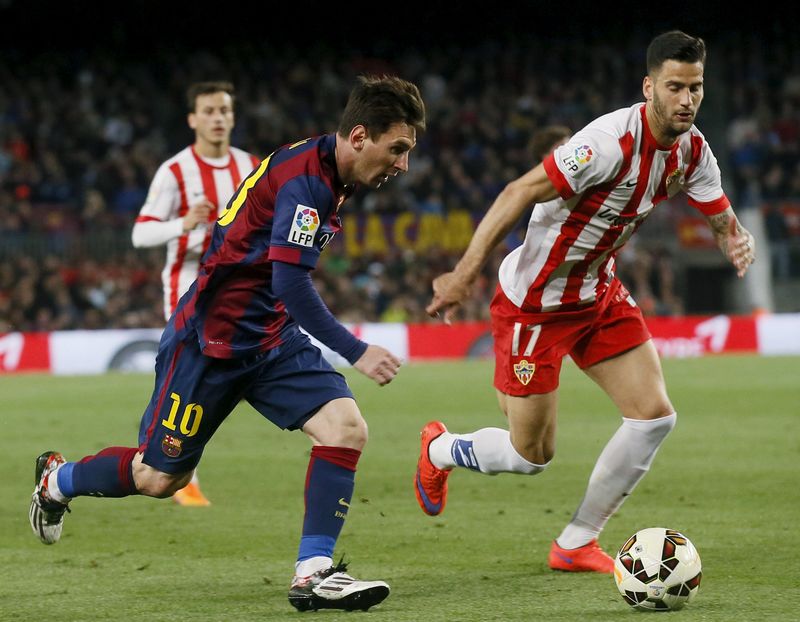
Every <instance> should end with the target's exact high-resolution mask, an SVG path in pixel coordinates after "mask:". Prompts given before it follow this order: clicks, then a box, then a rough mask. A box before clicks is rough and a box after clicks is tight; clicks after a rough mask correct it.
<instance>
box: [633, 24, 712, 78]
mask: <svg viewBox="0 0 800 622" xmlns="http://www.w3.org/2000/svg"><path fill="white" fill-rule="evenodd" d="M667 60H677V61H680V62H682V63H697V62H701V63H703V64H705V62H706V42H705V41H703V40H702V39H701V38H700V37H692V36H691V35H687V34H686V33H685V32H683V31H681V30H670V31H669V32H665V33H662V34H660V35H658V36H657V37H656V38H655V39H653V40H652V41H651V42H650V45H648V46H647V73H654V72H656V71H658V70H659V69H661V65H663V64H664V61H667Z"/></svg>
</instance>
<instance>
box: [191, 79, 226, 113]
mask: <svg viewBox="0 0 800 622" xmlns="http://www.w3.org/2000/svg"><path fill="white" fill-rule="evenodd" d="M212 93H227V94H228V95H230V96H231V99H233V84H231V83H230V82H224V81H217V82H195V83H194V84H191V85H190V86H189V88H188V89H186V106H187V108H188V111H189V112H194V111H195V110H196V109H197V98H198V97H200V96H201V95H211V94H212Z"/></svg>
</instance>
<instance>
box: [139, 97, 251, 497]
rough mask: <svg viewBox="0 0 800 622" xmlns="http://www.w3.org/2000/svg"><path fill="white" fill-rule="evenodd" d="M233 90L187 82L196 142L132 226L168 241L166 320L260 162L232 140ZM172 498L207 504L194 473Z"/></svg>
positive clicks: (174, 161) (148, 240) (167, 167)
mask: <svg viewBox="0 0 800 622" xmlns="http://www.w3.org/2000/svg"><path fill="white" fill-rule="evenodd" d="M233 96H234V92H233V85H232V84H230V83H229V82H197V83H194V84H192V85H191V86H190V87H189V89H188V90H187V105H188V109H189V113H188V114H189V116H188V119H187V121H188V123H189V127H191V128H192V129H193V130H194V133H195V141H194V144H192V145H189V146H188V147H186V148H185V149H183V150H182V151H180V152H178V153H177V154H175V155H174V156H172V157H171V158H170V159H168V160H167V161H165V162H164V163H163V164H161V166H160V167H159V169H158V171H157V172H156V174H155V177H154V178H153V181H152V183H151V184H150V190H149V192H148V194H147V200H146V201H145V204H144V205H143V206H142V208H141V210H140V212H139V216H138V217H137V219H136V223H135V224H134V226H133V232H132V235H131V237H132V240H133V245H134V246H135V247H136V248H145V247H153V246H163V245H166V247H167V259H166V262H165V264H164V269H163V271H162V272H161V280H162V283H163V286H164V318H165V319H166V320H169V318H170V316H171V315H172V313H173V311H175V307H176V306H177V305H178V300H180V297H181V296H183V294H184V293H186V290H187V289H189V286H190V285H191V284H192V283H193V282H194V280H195V279H196V278H197V271H198V269H199V267H200V259H201V257H202V256H203V253H204V252H205V251H206V249H207V248H208V245H209V242H210V241H211V227H212V225H213V223H214V221H216V219H217V216H218V212H219V211H221V210H222V209H224V208H225V206H226V205H227V204H228V201H229V200H230V198H231V197H232V196H233V193H234V192H235V191H236V188H238V186H239V183H240V182H241V180H242V179H244V178H245V177H247V175H248V174H249V173H250V171H252V170H253V168H255V166H256V165H257V164H258V158H256V157H255V156H254V155H251V154H249V153H247V152H246V151H242V150H241V149H237V148H236V147H232V146H231V132H232V131H233V125H234V114H233V104H234V101H233ZM173 498H174V500H175V502H176V503H178V504H180V505H193V506H203V505H208V504H209V501H208V499H207V498H206V497H205V495H204V494H203V493H202V491H201V490H200V486H199V482H198V480H197V477H196V476H195V477H194V478H193V479H192V482H190V484H189V485H188V486H186V487H185V488H183V489H181V490H179V491H178V492H177V493H175V495H174V497H173Z"/></svg>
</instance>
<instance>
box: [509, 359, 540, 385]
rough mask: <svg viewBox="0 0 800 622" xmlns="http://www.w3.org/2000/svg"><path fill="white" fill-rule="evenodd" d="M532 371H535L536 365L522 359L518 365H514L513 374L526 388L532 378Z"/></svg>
mask: <svg viewBox="0 0 800 622" xmlns="http://www.w3.org/2000/svg"><path fill="white" fill-rule="evenodd" d="M534 371H536V365H534V364H533V363H529V362H528V361H526V360H524V359H523V360H521V361H520V362H519V363H514V374H515V375H516V377H517V380H519V381H520V382H521V383H522V384H524V385H526V386H527V384H528V383H529V382H530V381H531V378H533V372H534Z"/></svg>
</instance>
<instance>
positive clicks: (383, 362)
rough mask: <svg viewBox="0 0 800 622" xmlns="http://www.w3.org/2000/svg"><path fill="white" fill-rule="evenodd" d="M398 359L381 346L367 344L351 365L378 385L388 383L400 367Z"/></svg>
mask: <svg viewBox="0 0 800 622" xmlns="http://www.w3.org/2000/svg"><path fill="white" fill-rule="evenodd" d="M400 364H401V363H400V359H399V358H397V357H396V356H395V355H394V354H392V353H391V352H389V351H388V350H387V349H386V348H382V347H381V346H375V345H371V344H370V345H368V346H367V349H366V351H365V352H364V354H362V355H361V358H359V359H358V360H357V361H356V362H355V363H353V367H355V368H356V369H357V370H358V371H360V372H361V373H362V374H364V375H365V376H367V377H368V378H371V379H372V380H374V381H375V382H377V383H378V384H379V385H381V386H383V385H385V384H389V383H390V382H391V381H392V380H393V379H394V377H395V376H396V375H397V372H398V370H399V369H400Z"/></svg>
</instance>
